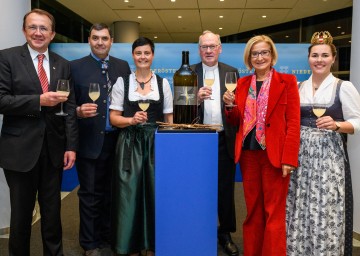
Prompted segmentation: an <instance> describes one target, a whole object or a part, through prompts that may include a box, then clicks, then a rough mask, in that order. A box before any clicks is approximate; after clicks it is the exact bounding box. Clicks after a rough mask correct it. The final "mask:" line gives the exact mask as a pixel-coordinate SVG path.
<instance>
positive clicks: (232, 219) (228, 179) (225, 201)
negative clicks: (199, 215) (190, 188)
mask: <svg viewBox="0 0 360 256" xmlns="http://www.w3.org/2000/svg"><path fill="white" fill-rule="evenodd" d="M218 157H219V159H218V218H219V224H220V226H219V228H218V233H228V232H235V231H236V216H235V200H234V186H235V163H234V159H232V158H231V157H230V155H229V153H228V150H227V147H226V141H225V134H224V132H220V133H219V151H218Z"/></svg>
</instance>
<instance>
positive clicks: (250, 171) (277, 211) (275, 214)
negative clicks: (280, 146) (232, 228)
mask: <svg viewBox="0 0 360 256" xmlns="http://www.w3.org/2000/svg"><path fill="white" fill-rule="evenodd" d="M240 167H241V172H242V177H243V187H244V195H245V202H246V209H247V216H246V219H245V221H244V224H243V237H244V256H272V255H273V256H286V224H285V207H286V197H287V192H288V185H289V175H288V176H286V177H285V178H283V177H282V171H281V169H279V168H275V167H274V166H272V165H271V163H270V161H269V159H268V156H267V152H266V150H244V151H242V153H241V157H240Z"/></svg>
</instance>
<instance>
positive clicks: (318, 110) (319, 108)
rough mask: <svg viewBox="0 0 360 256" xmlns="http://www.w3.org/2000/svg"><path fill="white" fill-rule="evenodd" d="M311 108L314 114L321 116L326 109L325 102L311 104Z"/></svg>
mask: <svg viewBox="0 0 360 256" xmlns="http://www.w3.org/2000/svg"><path fill="white" fill-rule="evenodd" d="M312 110H313V112H314V115H315V116H317V117H318V118H319V117H322V116H323V115H324V114H325V111H326V104H318V103H314V104H313V105H312Z"/></svg>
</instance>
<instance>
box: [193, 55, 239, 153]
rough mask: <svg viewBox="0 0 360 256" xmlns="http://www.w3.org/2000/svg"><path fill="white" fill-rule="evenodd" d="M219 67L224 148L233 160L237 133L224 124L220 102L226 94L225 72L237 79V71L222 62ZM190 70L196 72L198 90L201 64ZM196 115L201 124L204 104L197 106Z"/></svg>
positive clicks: (223, 106)
mask: <svg viewBox="0 0 360 256" xmlns="http://www.w3.org/2000/svg"><path fill="white" fill-rule="evenodd" d="M218 67H219V77H220V97H221V98H220V102H221V115H222V121H223V125H224V132H225V138H226V147H227V151H228V153H229V155H230V156H231V157H232V158H234V144H235V134H236V131H237V126H233V125H230V124H228V123H226V117H225V110H224V108H225V104H224V102H223V101H222V96H223V95H224V93H225V92H226V90H227V89H226V87H225V74H226V72H236V73H237V74H238V77H239V73H238V70H237V69H236V68H234V67H232V66H229V65H226V64H224V63H222V62H219V63H218ZM191 69H192V70H194V71H195V72H196V74H197V75H198V88H201V87H203V86H204V83H203V68H202V63H201V62H200V63H198V64H195V65H192V66H191ZM198 115H199V117H200V122H201V123H203V121H204V102H202V103H201V104H200V106H199V110H198Z"/></svg>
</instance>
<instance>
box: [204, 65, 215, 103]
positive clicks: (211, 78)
mask: <svg viewBox="0 0 360 256" xmlns="http://www.w3.org/2000/svg"><path fill="white" fill-rule="evenodd" d="M214 82H215V73H214V70H204V84H205V86H208V87H210V88H211V86H213V84H214ZM207 100H213V99H212V98H211V96H210V98H209V99H207Z"/></svg>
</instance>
